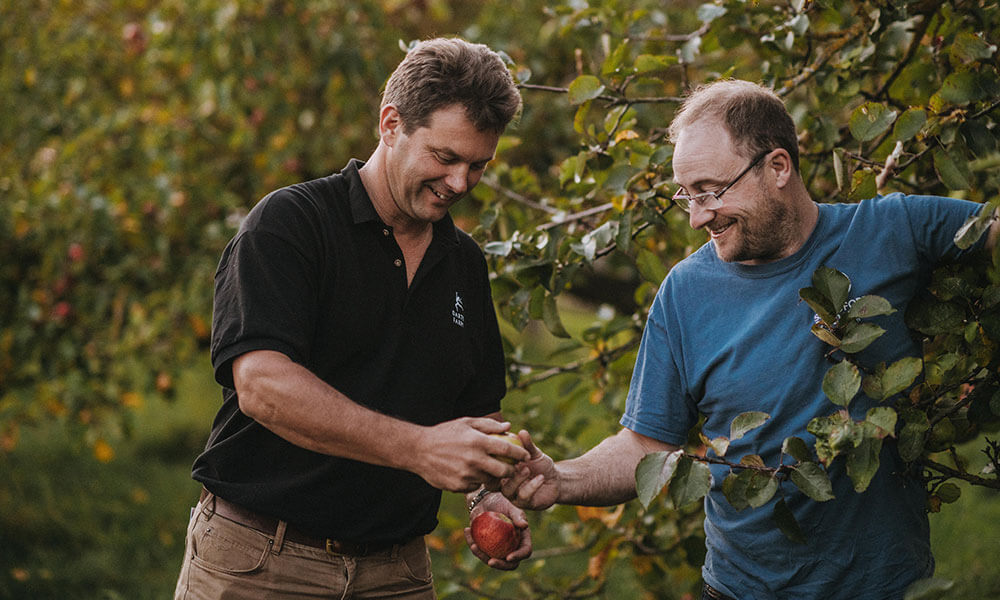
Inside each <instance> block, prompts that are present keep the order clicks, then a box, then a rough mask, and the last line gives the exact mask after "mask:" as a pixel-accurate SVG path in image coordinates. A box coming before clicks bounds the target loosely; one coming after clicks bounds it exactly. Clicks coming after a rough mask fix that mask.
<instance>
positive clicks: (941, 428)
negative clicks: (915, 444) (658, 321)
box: [927, 419, 955, 452]
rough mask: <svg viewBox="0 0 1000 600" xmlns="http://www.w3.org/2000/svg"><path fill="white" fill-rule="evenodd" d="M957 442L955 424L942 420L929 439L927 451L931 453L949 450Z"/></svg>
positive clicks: (948, 420)
mask: <svg viewBox="0 0 1000 600" xmlns="http://www.w3.org/2000/svg"><path fill="white" fill-rule="evenodd" d="M954 442H955V424H954V423H952V422H951V419H941V420H940V421H939V422H938V423H937V425H935V426H934V429H931V433H930V437H928V438H927V449H928V450H930V451H931V452H941V451H943V450H947V449H948V448H950V447H951V445H952V444H953V443H954Z"/></svg>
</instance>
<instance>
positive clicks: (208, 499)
mask: <svg viewBox="0 0 1000 600" xmlns="http://www.w3.org/2000/svg"><path fill="white" fill-rule="evenodd" d="M202 489H205V488H202ZM205 492H206V494H205V498H204V499H202V501H201V514H203V515H205V520H206V521H209V520H211V519H212V516H213V515H215V494H213V493H212V492H209V491H208V490H207V489H205ZM209 504H211V508H209Z"/></svg>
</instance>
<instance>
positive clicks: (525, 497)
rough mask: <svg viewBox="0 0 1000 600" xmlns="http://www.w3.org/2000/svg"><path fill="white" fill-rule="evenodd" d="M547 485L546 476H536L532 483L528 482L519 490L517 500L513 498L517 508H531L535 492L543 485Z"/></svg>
mask: <svg viewBox="0 0 1000 600" xmlns="http://www.w3.org/2000/svg"><path fill="white" fill-rule="evenodd" d="M544 483H545V476H544V475H536V476H535V477H534V478H532V479H531V480H530V481H526V482H525V483H524V485H522V486H521V487H520V488H518V490H517V496H516V499H514V498H512V499H511V500H512V501H513V502H514V504H515V505H516V506H519V507H521V508H531V507H532V506H533V504H534V503H533V499H534V495H535V492H537V491H538V490H540V489H541V487H542V485H543V484H544Z"/></svg>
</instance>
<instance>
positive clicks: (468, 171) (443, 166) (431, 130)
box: [377, 105, 500, 226]
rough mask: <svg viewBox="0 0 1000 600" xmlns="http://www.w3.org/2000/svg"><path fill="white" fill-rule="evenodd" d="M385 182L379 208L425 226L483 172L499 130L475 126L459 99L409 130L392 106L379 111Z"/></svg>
mask: <svg viewBox="0 0 1000 600" xmlns="http://www.w3.org/2000/svg"><path fill="white" fill-rule="evenodd" d="M381 129H382V142H383V144H384V145H385V152H386V154H385V183H386V186H387V188H388V196H389V198H388V199H389V200H391V203H390V202H383V203H381V204H382V206H380V207H377V208H379V209H380V214H382V216H383V218H384V219H386V221H387V222H388V223H389V224H392V225H395V226H425V225H427V224H429V223H433V222H435V221H438V220H439V219H441V218H442V217H444V215H445V213H447V212H448V209H449V208H451V206H452V205H453V204H455V203H456V202H458V201H459V200H460V199H462V197H464V196H465V194H466V193H468V192H469V190H471V189H472V188H473V187H475V185H476V184H477V183H479V179H480V177H482V175H483V171H484V170H485V168H486V164H487V163H488V162H489V161H490V160H492V158H493V155H494V153H495V152H496V147H497V142H498V141H499V139H500V135H499V134H497V133H491V132H484V131H479V130H478V129H476V127H475V126H474V125H473V124H472V122H471V121H469V119H468V118H467V117H466V116H465V111H464V110H463V109H462V107H460V106H458V105H453V106H450V107H447V108H442V109H440V110H438V111H436V112H434V113H433V114H432V115H431V118H430V120H429V122H428V125H427V126H426V127H417V128H416V129H414V130H413V131H410V132H407V131H406V128H405V127H404V126H403V123H402V121H401V119H400V117H399V113H398V112H396V111H395V109H394V107H392V106H387V107H385V108H383V111H382V121H381Z"/></svg>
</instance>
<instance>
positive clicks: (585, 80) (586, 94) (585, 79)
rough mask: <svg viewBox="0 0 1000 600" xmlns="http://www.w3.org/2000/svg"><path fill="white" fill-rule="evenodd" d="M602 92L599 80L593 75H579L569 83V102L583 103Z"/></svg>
mask: <svg viewBox="0 0 1000 600" xmlns="http://www.w3.org/2000/svg"><path fill="white" fill-rule="evenodd" d="M602 92H604V85H602V84H601V80H600V79H598V78H597V77H594V76H593V75H580V76H579V77H577V78H576V79H574V80H573V82H572V83H570V84H569V102H570V104H583V103H584V102H586V101H587V100H593V99H594V98H596V97H598V96H600V95H601V93H602Z"/></svg>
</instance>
